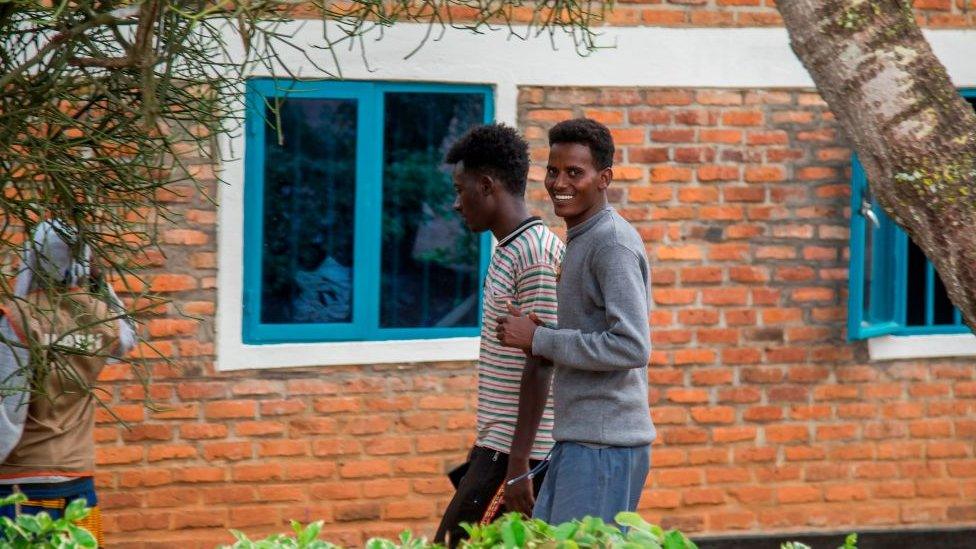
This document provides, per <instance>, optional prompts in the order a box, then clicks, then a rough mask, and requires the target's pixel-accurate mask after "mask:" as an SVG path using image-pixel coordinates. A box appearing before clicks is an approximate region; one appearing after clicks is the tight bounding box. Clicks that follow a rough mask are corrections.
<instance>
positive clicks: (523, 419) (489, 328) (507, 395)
mask: <svg viewBox="0 0 976 549" xmlns="http://www.w3.org/2000/svg"><path fill="white" fill-rule="evenodd" d="M446 162H447V163H448V164H453V165H454V189H455V191H456V192H457V198H456V199H455V202H454V209H455V210H457V212H458V213H459V214H460V215H461V217H462V218H463V219H464V222H465V224H466V225H467V226H468V228H469V229H471V230H472V231H474V232H483V231H486V230H490V231H491V232H492V234H493V235H494V236H495V238H496V239H497V240H498V246H497V247H496V248H495V250H494V253H493V254H492V257H491V264H490V265H489V267H488V274H487V276H486V279H485V286H484V292H483V294H484V295H483V298H482V299H483V302H482V305H483V307H482V309H483V318H482V329H481V352H480V357H479V360H478V413H477V420H478V433H477V439H476V441H475V446H474V448H472V450H471V453H470V456H469V463H468V469H467V472H466V473H465V474H464V476H463V477H462V478H461V479H460V482H459V483H458V488H457V492H456V493H455V495H454V498H453V499H452V500H451V503H450V504H449V505H448V507H447V510H446V511H445V513H444V518H443V519H442V520H441V524H440V527H439V528H438V529H437V535H436V536H435V538H434V539H435V541H437V542H441V543H443V542H445V541H447V542H448V544H449V545H450V546H451V547H454V546H455V545H456V544H457V543H459V542H460V541H461V540H462V539H463V538H465V537H467V534H466V532H465V531H464V529H463V528H461V526H460V523H462V522H468V523H473V524H477V523H478V522H479V521H480V520H481V519H482V518H483V517H484V515H485V511H486V510H487V509H488V508H489V506H490V505H491V502H492V499H493V498H494V497H495V496H496V494H498V493H499V488H500V487H501V486H502V485H503V484H505V482H506V481H507V480H510V479H514V478H516V477H519V476H522V475H525V474H526V473H528V471H529V468H530V467H531V466H533V465H535V464H536V463H537V461H536V460H541V459H543V458H544V457H545V456H546V455H547V454H548V452H549V450H550V449H551V448H552V445H553V440H552V420H553V416H552V404H551V401H550V398H549V380H550V376H551V371H552V368H551V365H550V364H549V363H548V362H543V361H541V360H539V359H538V358H536V357H533V356H531V355H527V354H526V353H523V352H522V351H520V350H517V349H510V348H505V347H503V346H502V345H501V344H500V343H499V342H498V338H497V337H496V335H495V332H496V323H497V319H498V318H499V317H501V316H504V315H508V314H511V312H512V311H514V310H516V309H520V310H521V311H525V314H531V317H532V318H533V320H535V321H537V322H540V323H544V324H548V325H554V324H555V321H556V277H557V273H558V271H559V262H560V261H561V259H562V255H563V249H564V248H563V243H562V242H561V241H560V240H559V238H558V237H557V236H556V235H555V234H553V233H552V231H550V230H549V229H548V228H547V227H546V226H545V224H543V223H542V220H540V219H539V218H537V217H532V216H531V215H530V214H529V211H528V208H527V207H526V205H525V181H526V178H527V176H528V171H529V154H528V145H527V144H526V142H525V141H524V140H523V139H522V138H521V137H520V136H519V134H518V132H516V131H515V130H514V129H513V128H510V127H508V126H505V125H502V124H491V125H487V126H480V127H478V128H474V129H473V130H471V131H470V132H468V133H467V134H466V135H465V136H464V137H462V138H461V139H460V140H459V141H458V142H457V143H456V144H455V145H454V146H453V147H452V148H451V150H450V151H449V152H448V153H447V158H446ZM535 480H536V481H537V482H539V481H541V475H540V477H537V478H536V479H535ZM503 493H504V503H505V507H506V508H507V510H513V511H520V512H522V513H525V514H526V515H530V514H531V513H532V507H533V505H534V496H533V494H534V488H533V482H532V480H531V479H528V478H526V479H524V480H521V481H519V482H515V483H513V484H512V485H510V486H508V485H506V486H505V487H504V492H503Z"/></svg>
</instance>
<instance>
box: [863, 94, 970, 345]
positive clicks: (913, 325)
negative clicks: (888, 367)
mask: <svg viewBox="0 0 976 549" xmlns="http://www.w3.org/2000/svg"><path fill="white" fill-rule="evenodd" d="M961 94H962V96H963V97H964V98H965V99H966V100H967V101H969V103H970V104H971V105H973V107H974V108H976V90H963V91H962V92H961ZM851 175H852V181H851V260H850V261H851V263H850V293H849V295H848V316H847V334H848V339H851V340H856V339H866V338H871V337H877V336H882V335H926V334H963V333H968V332H970V329H969V327H968V326H966V325H965V324H964V323H963V321H962V315H961V313H960V312H959V310H958V309H956V308H955V307H954V306H953V305H952V303H951V302H950V301H949V297H948V295H947V293H946V289H945V287H944V286H943V284H942V281H941V280H940V279H939V277H938V274H937V273H936V272H935V269H934V267H933V266H932V263H931V262H930V261H929V260H928V259H926V257H925V255H924V254H923V253H922V250H921V249H920V248H919V247H918V246H917V245H916V244H915V243H914V242H912V241H911V239H910V238H909V237H908V235H907V234H906V233H905V232H904V231H902V230H901V228H900V227H898V225H896V224H895V222H894V221H892V220H891V218H889V217H888V216H887V215H885V213H884V211H883V210H882V209H881V207H880V206H879V205H878V204H877V203H876V202H875V201H874V200H872V198H871V194H870V190H869V188H868V181H867V175H866V174H865V173H864V168H863V167H862V166H861V163H860V162H858V160H857V156H856V155H854V156H853V159H852V170H851Z"/></svg>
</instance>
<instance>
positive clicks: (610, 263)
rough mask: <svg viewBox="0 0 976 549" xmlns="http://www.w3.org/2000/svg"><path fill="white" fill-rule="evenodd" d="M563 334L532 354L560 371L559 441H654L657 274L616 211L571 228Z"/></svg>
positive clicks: (556, 380) (556, 387) (542, 331)
mask: <svg viewBox="0 0 976 549" xmlns="http://www.w3.org/2000/svg"><path fill="white" fill-rule="evenodd" d="M567 236H568V239H567V244H566V255H565V257H564V259H563V263H562V268H561V269H560V278H559V284H558V291H557V292H558V296H559V307H558V310H559V324H558V328H555V329H553V328H545V327H540V328H538V329H536V331H535V336H534V338H533V340H532V352H533V354H535V355H539V356H543V357H546V358H548V359H550V360H552V361H553V363H554V364H555V366H556V369H555V373H554V374H553V388H552V395H553V405H554V412H555V425H554V429H553V438H555V439H556V440H557V441H572V442H583V443H588V444H600V445H609V446H639V445H642V444H648V443H650V442H651V441H653V440H654V437H655V430H654V424H653V423H652V422H651V415H650V409H649V406H648V403H647V361H648V358H649V357H650V353H651V341H650V326H649V325H648V314H649V297H648V291H649V282H650V269H649V267H648V263H647V255H646V253H645V251H644V242H643V241H642V240H641V238H640V236H639V235H638V234H637V231H635V230H634V228H633V227H631V226H630V224H629V223H627V221H626V220H625V219H624V218H622V217H620V214H618V213H617V212H616V211H615V210H614V209H613V208H612V207H609V206H608V207H607V209H606V210H604V211H602V212H600V213H598V214H596V215H594V216H593V217H592V218H590V219H588V220H586V221H585V222H583V223H582V224H580V225H577V226H576V227H573V228H571V229H569V233H568V235H567Z"/></svg>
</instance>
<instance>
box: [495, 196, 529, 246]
mask: <svg viewBox="0 0 976 549" xmlns="http://www.w3.org/2000/svg"><path fill="white" fill-rule="evenodd" d="M529 217H531V215H530V214H529V209H528V208H526V207H525V202H522V201H517V200H513V201H512V202H511V203H510V204H506V205H505V206H504V207H502V208H499V209H498V217H497V218H496V219H495V221H494V223H492V224H491V227H489V229H490V230H491V234H493V235H495V239H496V240H501V239H503V238H505V237H506V236H508V235H510V234H512V231H514V230H515V229H517V228H518V226H519V225H521V224H522V223H524V222H525V220H526V219H528V218H529Z"/></svg>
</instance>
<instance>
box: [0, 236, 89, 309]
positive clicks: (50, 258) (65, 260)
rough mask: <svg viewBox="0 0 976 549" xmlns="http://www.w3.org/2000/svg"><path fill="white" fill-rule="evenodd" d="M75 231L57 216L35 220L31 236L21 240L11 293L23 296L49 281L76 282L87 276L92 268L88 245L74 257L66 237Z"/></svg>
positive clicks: (64, 283) (70, 237)
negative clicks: (22, 254)
mask: <svg viewBox="0 0 976 549" xmlns="http://www.w3.org/2000/svg"><path fill="white" fill-rule="evenodd" d="M77 234H78V233H77V231H75V230H74V229H72V228H71V227H68V226H67V225H65V224H64V223H62V222H61V221H58V220H56V219H55V220H51V221H44V222H42V223H40V224H38V225H37V227H36V228H35V229H34V234H33V235H32V236H31V239H30V240H28V241H27V243H26V244H24V257H23V262H22V263H21V266H20V272H19V273H18V274H17V281H16V283H15V284H14V295H15V296H17V297H24V296H26V295H27V294H29V293H30V292H32V291H34V290H37V289H39V288H43V287H46V286H47V285H48V284H51V283H58V284H63V285H65V286H68V287H72V286H77V285H78V284H80V283H81V281H82V280H83V279H85V278H87V277H88V274H89V272H90V270H91V248H89V247H88V246H84V247H83V248H82V250H81V257H75V253H74V250H73V249H72V246H71V244H70V243H69V241H72V240H74V239H75V238H76V237H77Z"/></svg>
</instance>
